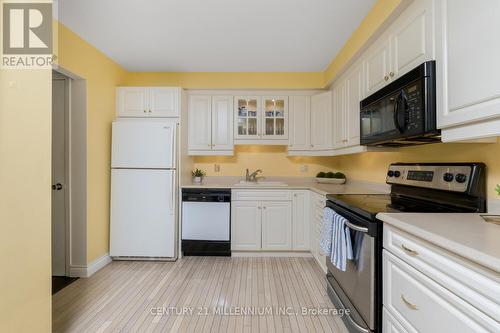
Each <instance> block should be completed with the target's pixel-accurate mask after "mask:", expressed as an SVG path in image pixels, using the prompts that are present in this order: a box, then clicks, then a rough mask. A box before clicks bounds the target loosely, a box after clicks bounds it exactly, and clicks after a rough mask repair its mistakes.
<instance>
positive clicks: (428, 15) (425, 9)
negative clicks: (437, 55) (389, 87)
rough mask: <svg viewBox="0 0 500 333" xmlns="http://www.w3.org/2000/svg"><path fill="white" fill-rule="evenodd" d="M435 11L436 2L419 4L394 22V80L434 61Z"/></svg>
mask: <svg viewBox="0 0 500 333" xmlns="http://www.w3.org/2000/svg"><path fill="white" fill-rule="evenodd" d="M433 11H434V9H433V5H432V0H423V1H415V2H413V3H412V4H411V5H410V7H409V8H408V9H407V10H405V11H404V13H403V14H402V15H401V16H400V17H399V18H398V19H397V20H396V22H394V27H393V28H392V29H393V32H392V34H391V35H392V37H391V38H392V41H391V47H392V55H391V59H392V68H391V72H389V76H390V77H391V79H392V78H397V77H399V76H401V75H403V74H405V73H407V72H409V71H410V70H412V69H414V68H415V67H417V66H418V65H420V64H421V63H423V62H425V61H427V60H431V59H433V58H434V30H433V26H434V25H433V22H432V20H433Z"/></svg>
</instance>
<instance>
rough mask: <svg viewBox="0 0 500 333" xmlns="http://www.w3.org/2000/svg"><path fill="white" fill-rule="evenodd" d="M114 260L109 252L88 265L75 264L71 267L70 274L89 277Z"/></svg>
mask: <svg viewBox="0 0 500 333" xmlns="http://www.w3.org/2000/svg"><path fill="white" fill-rule="evenodd" d="M111 261H112V259H111V257H110V256H109V254H108V253H106V254H105V255H103V256H102V257H100V258H97V259H96V260H94V261H93V262H91V263H90V264H88V265H74V266H71V267H70V268H69V276H71V277H82V278H88V277H91V276H92V275H94V273H96V272H97V271H98V270H100V269H101V268H103V267H104V266H106V265H107V264H109V263H110V262H111Z"/></svg>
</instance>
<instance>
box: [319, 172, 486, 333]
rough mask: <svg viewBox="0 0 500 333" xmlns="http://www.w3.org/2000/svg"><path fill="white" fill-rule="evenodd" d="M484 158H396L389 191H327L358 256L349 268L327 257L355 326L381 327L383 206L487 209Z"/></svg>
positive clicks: (332, 289) (338, 301) (336, 293)
mask: <svg viewBox="0 0 500 333" xmlns="http://www.w3.org/2000/svg"><path fill="white" fill-rule="evenodd" d="M485 169H486V167H485V165H484V164H482V163H449V164H441V163H433V164H431V163H415V164H409V163H394V164H391V165H390V166H389V170H388V172H387V178H386V181H387V183H388V184H391V193H390V194H370V195H358V194H343V195H333V194H332V195H328V196H327V199H328V201H327V206H328V207H330V208H332V209H333V210H334V211H335V212H337V213H338V214H340V215H342V216H343V217H344V218H346V219H347V220H348V221H349V223H346V226H347V228H349V229H350V232H351V239H352V240H353V248H355V252H356V255H355V259H353V260H349V261H348V263H347V269H346V271H345V272H344V271H341V270H339V269H337V268H336V267H335V266H334V265H332V264H331V263H330V258H329V257H327V266H328V273H327V279H328V282H329V286H328V294H329V295H330V298H331V299H332V301H333V302H334V304H335V305H336V306H337V307H339V308H344V309H350V314H349V315H347V316H344V317H343V320H344V322H345V324H346V325H347V327H348V329H349V331H350V332H365V333H367V332H381V331H382V328H381V321H382V222H381V221H379V220H377V218H376V215H377V214H378V213H382V212H422V213H433V212H439V213H447V212H485V211H486V189H485V171H486V170H485Z"/></svg>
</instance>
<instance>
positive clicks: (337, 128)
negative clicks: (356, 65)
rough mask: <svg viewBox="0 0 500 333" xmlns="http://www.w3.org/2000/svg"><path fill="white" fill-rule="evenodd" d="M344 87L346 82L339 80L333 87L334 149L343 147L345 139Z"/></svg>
mask: <svg viewBox="0 0 500 333" xmlns="http://www.w3.org/2000/svg"><path fill="white" fill-rule="evenodd" d="M346 86H347V81H346V80H345V79H341V80H339V81H338V82H336V83H335V84H334V86H333V89H332V93H333V141H334V142H333V144H334V146H335V148H342V147H344V146H345V143H346V141H347V139H346V136H347V135H346V133H347V128H346V114H347V112H346Z"/></svg>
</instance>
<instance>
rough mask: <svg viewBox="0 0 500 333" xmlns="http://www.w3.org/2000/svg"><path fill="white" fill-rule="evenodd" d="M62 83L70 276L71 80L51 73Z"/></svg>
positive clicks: (66, 269)
mask: <svg viewBox="0 0 500 333" xmlns="http://www.w3.org/2000/svg"><path fill="white" fill-rule="evenodd" d="M54 80H62V81H64V225H65V228H64V237H65V242H64V249H65V251H64V252H65V253H64V261H65V263H64V274H65V276H70V265H71V177H70V105H71V93H70V92H71V78H69V77H68V76H66V75H64V74H62V73H59V72H58V71H56V70H53V71H52V81H54Z"/></svg>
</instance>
